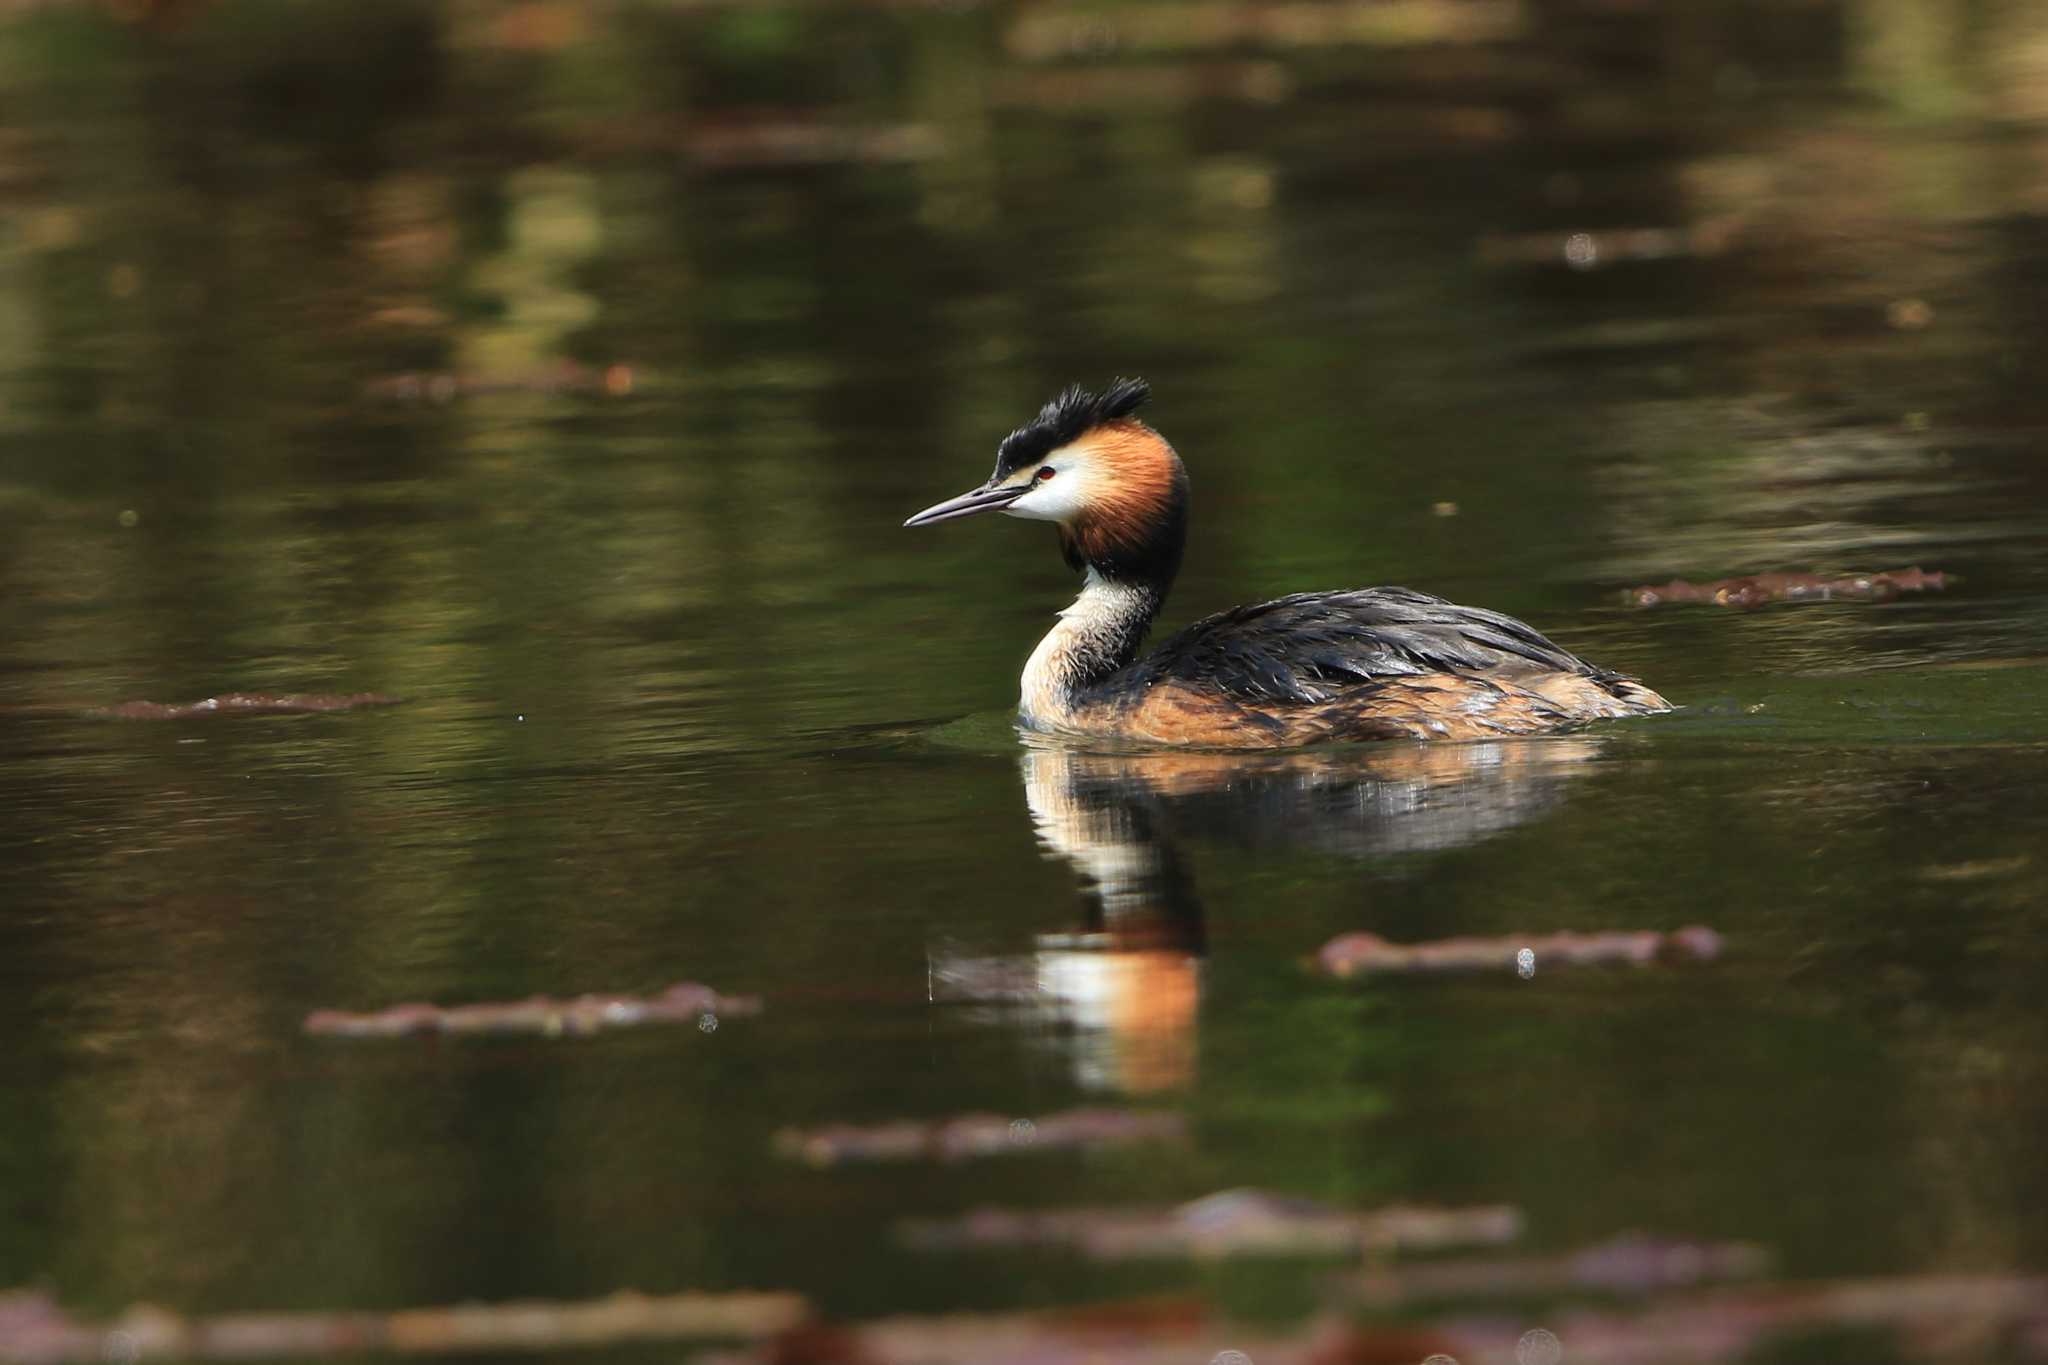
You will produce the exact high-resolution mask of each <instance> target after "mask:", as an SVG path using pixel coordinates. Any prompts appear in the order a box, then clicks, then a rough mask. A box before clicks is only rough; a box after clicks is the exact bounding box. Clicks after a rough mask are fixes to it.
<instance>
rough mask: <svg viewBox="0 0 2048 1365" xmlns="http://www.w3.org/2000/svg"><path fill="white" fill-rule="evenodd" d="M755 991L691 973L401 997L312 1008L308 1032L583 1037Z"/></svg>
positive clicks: (751, 1004) (728, 1011)
mask: <svg viewBox="0 0 2048 1365" xmlns="http://www.w3.org/2000/svg"><path fill="white" fill-rule="evenodd" d="M760 1012H761V997H759V996H758V995H720V994H719V993H718V992H717V991H715V990H713V989H711V987H709V986H703V985H699V984H698V983H697V982H694V981H684V982H679V983H677V984H676V985H673V986H670V987H669V988H668V989H667V990H665V991H663V992H662V993H661V994H660V995H655V996H648V997H646V998H641V997H638V996H631V995H579V996H576V997H575V998H574V999H570V1000H557V999H554V998H553V997H551V996H545V995H536V996H533V997H531V998H530V999H526V1000H509V1001H494V1002H488V1003H483V1004H475V1005H451V1006H447V1007H443V1006H440V1005H427V1004H406V1005H393V1006H392V1007H391V1008H389V1009H383V1010H377V1011H375V1012H373V1013H368V1014H351V1013H349V1012H347V1011H345V1010H315V1011H314V1012H313V1013H311V1014H309V1015H307V1016H306V1025H305V1027H306V1032H308V1033H312V1034H318V1035H320V1036H322V1037H326V1038H403V1037H406V1036H407V1035H409V1034H414V1033H460V1034H520V1033H532V1034H540V1035H542V1036H545V1037H555V1036H559V1035H563V1034H568V1035H573V1036H577V1037H581V1036H583V1035H586V1034H592V1033H601V1032H603V1031H604V1030H606V1029H621V1028H638V1027H640V1026H641V1025H644V1024H696V1025H698V1026H699V1027H700V1028H701V1027H703V1026H704V1023H705V1021H706V1020H707V1019H708V1020H710V1021H711V1026H712V1027H714V1028H715V1027H717V1020H718V1019H719V1018H720V1017H721V1016H728V1015H747V1014H759V1013H760Z"/></svg>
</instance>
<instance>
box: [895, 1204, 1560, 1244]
mask: <svg viewBox="0 0 2048 1365" xmlns="http://www.w3.org/2000/svg"><path fill="white" fill-rule="evenodd" d="M1521 1232H1522V1216H1521V1214H1520V1213H1519V1212H1518V1211H1517V1210H1515V1209H1513V1208H1510V1207H1508V1206H1507V1205H1504V1204H1493V1205H1484V1206H1480V1207H1476V1208H1464V1209H1443V1208H1424V1207H1419V1206H1409V1205H1401V1206H1396V1207H1392V1208H1385V1209H1377V1210H1373V1211H1370V1212H1365V1213H1353V1212H1348V1211H1346V1210H1343V1209H1333V1208H1330V1207H1328V1206H1326V1205H1322V1204H1317V1203H1314V1202H1313V1201H1310V1200H1306V1199H1291V1198H1287V1197H1284V1196H1280V1195H1274V1194H1268V1193H1266V1192H1264V1191H1261V1190H1224V1191H1222V1192H1221V1193H1218V1194H1212V1195H1209V1196H1207V1197H1205V1198H1202V1199H1197V1200H1195V1201H1193V1202H1192V1203H1188V1204H1181V1205H1178V1206H1176V1207H1172V1208H1150V1209H1147V1208H1098V1209H1057V1210H1050V1211H1034V1210H1024V1211H1016V1210H1009V1209H978V1210H976V1211H974V1212H972V1213H969V1214H968V1215H966V1216H965V1217H963V1218H959V1219H953V1220H947V1221H927V1220H919V1221H911V1222H905V1223H902V1224H899V1225H898V1228H897V1235H898V1237H899V1238H900V1240H902V1241H903V1243H904V1244H905V1245H907V1246H911V1247H914V1248H916V1249H918V1250H920V1251H960V1250H980V1249H985V1248H994V1247H1019V1246H1057V1247H1071V1248H1073V1249H1074V1250H1076V1251H1079V1252H1080V1253H1081V1254H1083V1255H1085V1256H1088V1257H1091V1258H1093V1259H1096V1260H1104V1261H1116V1260H1132V1259H1137V1258H1151V1257H1179V1256H1192V1257H1215V1256H1355V1255H1363V1254H1366V1253H1375V1254H1382V1253H1388V1252H1412V1251H1439V1250H1443V1249H1445V1248H1449V1247H1467V1246H1498V1245H1501V1244H1503V1243H1507V1242H1512V1241H1514V1240H1515V1239H1516V1238H1517V1237H1519V1236H1520V1235H1521Z"/></svg>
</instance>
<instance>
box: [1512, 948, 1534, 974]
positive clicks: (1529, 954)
mask: <svg viewBox="0 0 2048 1365" xmlns="http://www.w3.org/2000/svg"><path fill="white" fill-rule="evenodd" d="M1515 975H1516V976H1519V977H1521V978H1522V980H1524V981H1527V980H1528V979H1529V978H1530V977H1532V976H1534V975H1536V950H1535V949H1534V948H1524V949H1522V950H1521V951H1520V952H1518V953H1516V954H1515Z"/></svg>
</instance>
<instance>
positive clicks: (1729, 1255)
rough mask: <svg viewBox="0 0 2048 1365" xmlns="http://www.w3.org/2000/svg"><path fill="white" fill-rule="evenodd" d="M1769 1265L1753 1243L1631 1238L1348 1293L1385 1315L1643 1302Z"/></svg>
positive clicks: (1391, 1269)
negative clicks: (1598, 1299)
mask: <svg viewBox="0 0 2048 1365" xmlns="http://www.w3.org/2000/svg"><path fill="white" fill-rule="evenodd" d="M1770 1264H1771V1257H1770V1254H1769V1253H1768V1252H1766V1251H1765V1250H1764V1249H1763V1248H1762V1247H1759V1246H1755V1245H1753V1244H1751V1243H1747V1242H1709V1243H1700V1242H1665V1241H1658V1240H1656V1239H1654V1238H1649V1237H1640V1236H1625V1237H1617V1238H1615V1239H1613V1240H1612V1241H1608V1242H1602V1243H1600V1244H1599V1245H1598V1246H1593V1247H1588V1248H1586V1249H1585V1250H1584V1251H1578V1252H1573V1253H1572V1254H1571V1255H1568V1256H1518V1257H1512V1258H1505V1259H1500V1258H1496V1259H1483V1260H1434V1261H1424V1262H1418V1263H1416V1264H1414V1265H1384V1266H1377V1267H1375V1268H1373V1269H1371V1270H1367V1271H1365V1272H1363V1273H1362V1274H1359V1275H1358V1276H1356V1277H1355V1278H1353V1279H1350V1280H1349V1281H1348V1289H1349V1292H1350V1295H1351V1296H1352V1297H1354V1298H1355V1299H1357V1301H1358V1302H1360V1303H1362V1304H1367V1305H1370V1306H1371V1307H1373V1308H1379V1309H1384V1308H1393V1307H1399V1306H1403V1305H1407V1304H1412V1303H1418V1302H1431V1301H1439V1300H1446V1299H1486V1298H1495V1299H1499V1298H1535V1297H1538V1296H1544V1295H1558V1294H1573V1293H1588V1292H1590V1293H1597V1294H1629V1295H1636V1294H1651V1293H1656V1292H1659V1291H1662V1290H1667V1289H1685V1288H1691V1287H1692V1286H1694V1285H1701V1284H1708V1283H1711V1282H1713V1281H1717V1280H1741V1279H1750V1278H1753V1277H1755V1276H1758V1275H1761V1274H1763V1273H1764V1272H1765V1271H1766V1270H1768V1269H1769V1268H1770Z"/></svg>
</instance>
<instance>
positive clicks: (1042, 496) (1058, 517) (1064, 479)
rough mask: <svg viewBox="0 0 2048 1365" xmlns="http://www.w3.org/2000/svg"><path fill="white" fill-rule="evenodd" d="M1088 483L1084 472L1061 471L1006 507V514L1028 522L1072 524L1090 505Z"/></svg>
mask: <svg viewBox="0 0 2048 1365" xmlns="http://www.w3.org/2000/svg"><path fill="white" fill-rule="evenodd" d="M1087 483H1088V479H1087V476H1086V475H1085V474H1083V473H1082V472H1081V471H1079V470H1074V469H1067V470H1062V471H1060V472H1059V473H1058V474H1055V475H1054V476H1053V477H1051V478H1050V479H1047V480H1045V481H1044V482H1043V483H1035V484H1033V485H1031V491H1030V492H1029V493H1026V494H1025V495H1024V496H1023V497H1021V498H1019V499H1017V500H1016V501H1015V502H1013V503H1011V504H1010V505H1009V506H1008V507H1005V508H1004V509H1003V515H1004V516H1009V517H1023V518H1025V519H1026V520H1029V521H1072V520H1073V519H1074V518H1075V517H1077V516H1079V515H1080V514H1081V509H1082V508H1083V507H1085V506H1087V504H1088V489H1087Z"/></svg>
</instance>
